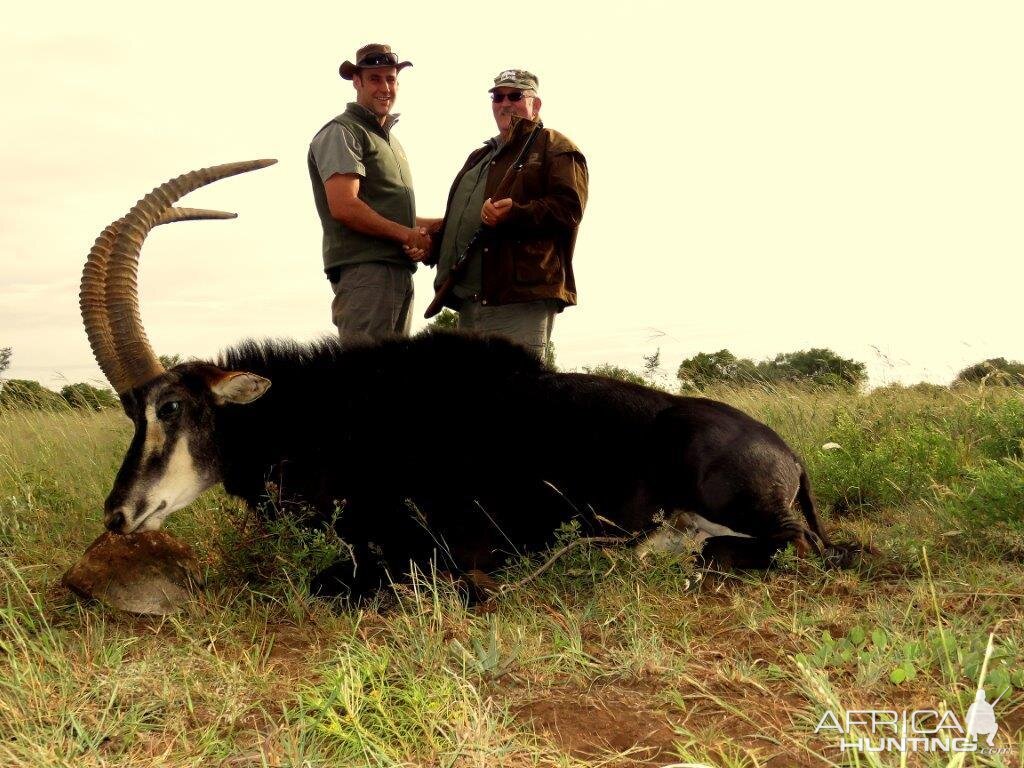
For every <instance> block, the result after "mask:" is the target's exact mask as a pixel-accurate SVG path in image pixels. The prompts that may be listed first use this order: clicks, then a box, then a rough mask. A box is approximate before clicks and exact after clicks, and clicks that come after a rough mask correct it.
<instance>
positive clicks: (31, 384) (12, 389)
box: [0, 379, 68, 411]
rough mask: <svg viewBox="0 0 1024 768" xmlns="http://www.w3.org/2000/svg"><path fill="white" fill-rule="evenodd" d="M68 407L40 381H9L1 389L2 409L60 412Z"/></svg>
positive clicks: (0, 404) (0, 401)
mask: <svg viewBox="0 0 1024 768" xmlns="http://www.w3.org/2000/svg"><path fill="white" fill-rule="evenodd" d="M67 407H68V403H67V401H66V400H65V399H64V398H63V397H61V396H60V395H59V394H58V393H56V392H54V391H53V390H50V389H47V388H46V387H44V386H43V385H42V384H40V383H39V382H38V381H30V380H28V379H9V380H7V381H5V382H4V383H3V388H2V389H0V408H29V409H32V410H42V411H59V410H63V409H66V408H67Z"/></svg>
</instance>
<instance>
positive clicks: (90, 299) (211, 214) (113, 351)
mask: <svg viewBox="0 0 1024 768" xmlns="http://www.w3.org/2000/svg"><path fill="white" fill-rule="evenodd" d="M237 216H238V214H237V213H227V212H225V211H210V210H204V209H202V208H173V207H172V208H168V209H167V210H165V211H164V212H163V214H161V216H160V221H158V222H157V223H156V225H157V226H159V225H160V224H170V223H172V222H175V221H189V220H196V219H233V218H236V217H237ZM123 223H124V220H123V219H118V220H117V221H115V222H112V223H111V224H110V225H109V226H108V227H107V228H106V229H104V230H103V232H102V233H101V234H100V236H99V237H98V238H96V242H95V244H93V247H92V249H91V250H90V251H89V258H88V260H87V261H86V263H85V269H84V270H83V271H82V284H81V290H80V292H79V294H78V298H79V306H80V307H81V310H82V320H83V321H84V322H85V333H86V335H87V336H88V337H89V345H90V346H91V347H92V352H93V355H94V356H95V358H96V361H97V362H98V363H99V366H100V369H101V370H102V371H103V375H104V376H106V377H107V380H108V381H109V382H111V384H115V382H116V383H117V384H116V385H115V386H120V385H121V382H124V381H125V372H124V367H123V366H122V365H121V359H120V357H119V356H118V354H117V347H116V346H115V344H114V337H113V334H112V333H111V331H110V321H109V320H108V319H107V302H106V286H107V261H108V259H109V256H110V249H111V247H112V246H113V244H114V239H115V238H116V237H117V233H118V231H119V230H120V228H121V225H122V224H123Z"/></svg>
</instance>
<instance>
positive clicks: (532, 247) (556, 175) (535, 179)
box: [431, 117, 589, 306]
mask: <svg viewBox="0 0 1024 768" xmlns="http://www.w3.org/2000/svg"><path fill="white" fill-rule="evenodd" d="M533 126H534V123H532V122H531V121H529V120H523V119H517V118H515V117H513V123H512V125H511V126H510V127H509V134H510V138H509V140H508V141H507V142H506V143H505V145H504V146H503V147H502V148H501V149H500V150H499V151H498V154H497V155H495V156H494V159H493V160H492V161H491V168H490V170H489V171H488V174H487V185H486V193H487V197H489V198H491V199H492V200H499V199H501V198H503V197H510V198H512V200H513V205H512V208H511V210H510V211H509V214H508V216H506V218H505V219H504V220H503V221H502V222H501V223H500V224H499V225H498V226H497V227H496V228H495V229H494V231H493V234H492V236H491V237H489V238H485V240H484V245H483V248H482V249H481V250H480V253H478V254H475V255H474V256H472V257H471V258H480V259H483V263H482V265H481V266H482V295H481V303H484V304H515V303H518V302H524V301H536V300H538V299H557V300H558V301H559V302H561V304H562V306H565V305H567V304H575V303H576V280H575V278H574V277H573V273H572V253H573V249H574V248H575V247H576V232H577V230H578V229H579V225H580V220H581V219H582V218H583V209H584V207H586V204H587V184H588V180H589V177H588V174H587V161H586V158H584V157H583V154H582V153H581V152H580V150H579V148H578V147H577V146H576V145H575V144H573V143H572V141H570V140H569V139H568V138H566V137H565V136H563V135H562V134H560V133H559V132H558V131H553V130H551V129H550V128H543V129H541V135H540V136H538V137H537V140H536V141H535V142H534V144H533V146H532V147H530V152H529V154H528V156H527V157H526V163H525V165H524V166H523V168H522V170H520V171H519V172H518V173H516V172H512V173H511V174H510V176H509V178H508V179H505V182H504V184H501V182H502V179H504V177H505V173H506V171H508V170H509V168H510V167H511V166H512V164H513V163H514V162H515V160H516V157H517V156H518V155H519V151H520V150H521V149H522V147H523V145H524V144H525V143H526V139H527V137H528V136H529V135H530V131H531V130H532V129H533ZM488 151H489V148H488V147H487V146H486V145H485V146H483V147H481V148H480V149H478V150H476V151H475V152H473V153H472V154H471V155H470V156H469V158H468V159H467V160H466V164H465V165H464V166H463V167H462V170H461V171H459V173H458V175H457V176H456V177H455V181H454V182H453V183H452V188H451V191H450V192H449V194H448V205H447V207H446V210H445V214H444V220H443V221H442V223H441V231H440V232H438V234H437V235H436V236H435V237H434V238H433V251H432V253H431V262H432V263H435V264H436V263H437V260H438V258H439V255H440V254H439V251H440V248H441V241H442V240H443V239H444V227H445V226H446V225H447V224H448V217H449V215H450V214H451V213H452V211H451V203H452V197H453V196H454V194H455V190H456V188H457V187H458V185H459V181H460V180H461V179H462V177H463V175H464V174H465V173H466V172H467V171H469V170H470V169H471V168H472V167H473V166H475V165H476V164H477V163H478V162H480V159H481V158H482V157H483V156H484V155H485V154H487V152H488ZM499 184H501V188H500V189H499ZM443 279H444V276H443V275H438V281H437V282H438V283H440V282H441V281H443ZM449 295H450V296H451V300H452V305H453V306H454V303H455V302H457V299H456V298H455V297H454V295H451V294H449Z"/></svg>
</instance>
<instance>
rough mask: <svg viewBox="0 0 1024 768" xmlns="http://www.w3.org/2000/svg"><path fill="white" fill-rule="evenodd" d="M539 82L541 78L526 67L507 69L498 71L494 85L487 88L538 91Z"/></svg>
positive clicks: (490, 89)
mask: <svg viewBox="0 0 1024 768" xmlns="http://www.w3.org/2000/svg"><path fill="white" fill-rule="evenodd" d="M539 84H540V80H539V79H538V77H537V76H536V75H535V74H533V73H532V72H527V71H526V70H525V69H505V70H502V71H501V72H499V73H498V76H497V77H496V78H494V86H493V87H492V88H488V89H487V90H488V91H494V89H495V88H518V89H519V90H521V91H536V90H537V87H538V85H539Z"/></svg>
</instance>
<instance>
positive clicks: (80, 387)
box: [60, 382, 121, 411]
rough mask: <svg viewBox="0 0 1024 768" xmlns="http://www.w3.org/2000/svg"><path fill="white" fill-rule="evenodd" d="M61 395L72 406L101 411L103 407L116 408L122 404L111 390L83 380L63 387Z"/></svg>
mask: <svg viewBox="0 0 1024 768" xmlns="http://www.w3.org/2000/svg"><path fill="white" fill-rule="evenodd" d="M60 396H61V397H63V398H64V399H65V400H67V401H68V405H70V406H71V407H72V408H82V409H90V410H93V411H99V410H102V409H103V408H116V407H117V406H119V405H120V404H121V401H120V400H118V398H117V395H115V394H114V393H113V392H112V391H111V390H109V389H107V388H105V387H104V388H103V389H100V388H99V387H94V386H92V385H91V384H86V383H85V382H81V383H79V384H68V385H67V386H66V387H64V388H63V389H61V391H60Z"/></svg>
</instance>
